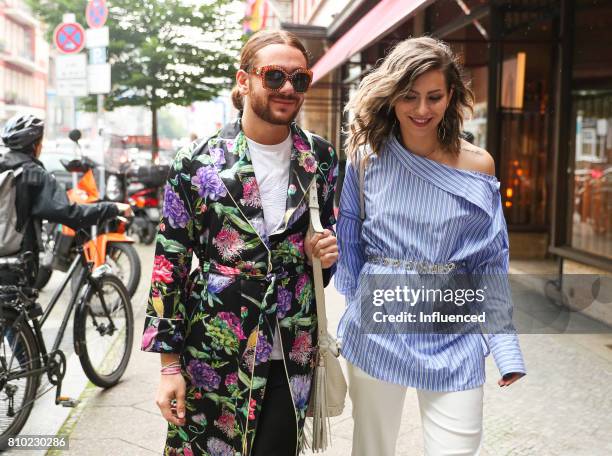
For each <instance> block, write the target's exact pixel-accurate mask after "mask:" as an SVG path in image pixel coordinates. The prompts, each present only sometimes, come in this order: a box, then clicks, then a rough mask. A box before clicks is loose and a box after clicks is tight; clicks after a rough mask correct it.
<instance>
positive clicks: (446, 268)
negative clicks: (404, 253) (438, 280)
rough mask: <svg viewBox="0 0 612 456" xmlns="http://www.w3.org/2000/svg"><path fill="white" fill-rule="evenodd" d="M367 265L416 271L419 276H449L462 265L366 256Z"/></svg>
mask: <svg viewBox="0 0 612 456" xmlns="http://www.w3.org/2000/svg"><path fill="white" fill-rule="evenodd" d="M367 260H368V262H369V263H374V264H380V265H383V266H394V267H402V268H404V269H407V270H409V271H417V272H418V273H420V274H449V273H451V272H453V271H454V270H455V269H457V268H458V267H459V266H460V265H461V264H462V263H454V262H448V263H444V264H436V263H428V262H427V261H416V260H398V259H396V258H387V257H379V256H368V258H367Z"/></svg>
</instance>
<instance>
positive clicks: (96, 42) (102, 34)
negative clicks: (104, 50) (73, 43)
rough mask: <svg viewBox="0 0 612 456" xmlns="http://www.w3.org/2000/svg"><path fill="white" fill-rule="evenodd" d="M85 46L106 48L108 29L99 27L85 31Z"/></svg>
mask: <svg viewBox="0 0 612 456" xmlns="http://www.w3.org/2000/svg"><path fill="white" fill-rule="evenodd" d="M85 35H86V38H87V39H86V40H85V41H86V46H87V48H88V49H89V48H96V47H106V46H108V43H109V33H108V27H100V28H95V29H87V30H86V32H85Z"/></svg>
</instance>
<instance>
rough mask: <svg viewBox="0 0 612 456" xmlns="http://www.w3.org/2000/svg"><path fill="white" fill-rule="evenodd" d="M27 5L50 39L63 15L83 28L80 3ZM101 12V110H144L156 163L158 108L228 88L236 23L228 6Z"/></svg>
mask: <svg viewBox="0 0 612 456" xmlns="http://www.w3.org/2000/svg"><path fill="white" fill-rule="evenodd" d="M27 1H28V3H29V4H30V7H31V8H32V10H33V11H34V12H35V13H36V14H37V15H38V16H39V17H40V18H41V19H42V20H43V21H44V22H46V23H47V24H48V25H49V30H48V36H49V39H51V35H52V34H53V30H54V28H55V27H56V25H57V24H59V23H61V22H62V16H63V14H64V13H68V12H72V13H74V14H75V15H76V18H77V22H79V23H80V24H86V19H85V8H86V1H85V0H27ZM202 3H204V4H202ZM107 6H108V9H109V18H108V22H107V24H106V25H107V26H108V27H109V29H110V45H109V47H108V56H109V62H110V63H111V65H112V67H111V68H112V70H111V78H112V91H111V93H110V94H108V96H107V97H106V99H105V108H106V109H108V110H112V109H114V108H116V107H119V106H147V107H148V108H149V109H150V110H151V114H152V116H151V117H152V125H151V131H152V144H153V151H152V153H153V157H154V158H155V157H156V156H157V152H158V141H157V138H158V122H157V114H158V111H159V109H160V108H162V107H163V106H166V105H168V104H171V103H174V104H177V105H181V106H186V105H190V104H191V103H193V102H194V101H206V100H210V99H212V98H214V97H215V96H217V95H218V93H219V92H220V91H221V90H222V89H224V88H228V87H230V86H231V84H232V80H233V76H234V73H235V70H236V68H235V64H236V61H237V56H238V51H239V48H240V46H241V29H240V26H241V24H240V17H239V16H238V17H236V14H235V12H234V11H232V8H231V7H232V2H231V1H230V0H209V1H208V2H201V1H198V2H197V4H195V2H194V1H191V2H190V1H188V0H113V1H112V2H111V3H107ZM85 105H86V108H87V109H90V110H95V106H96V101H95V97H88V98H87V99H85Z"/></svg>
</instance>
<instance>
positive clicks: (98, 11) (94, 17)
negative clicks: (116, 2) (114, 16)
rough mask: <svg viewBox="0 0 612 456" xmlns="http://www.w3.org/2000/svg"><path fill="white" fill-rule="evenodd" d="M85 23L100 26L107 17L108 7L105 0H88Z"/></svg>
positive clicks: (94, 26) (92, 26)
mask: <svg viewBox="0 0 612 456" xmlns="http://www.w3.org/2000/svg"><path fill="white" fill-rule="evenodd" d="M85 17H87V25H89V26H90V27H91V28H100V27H103V26H104V24H106V20H107V19H108V7H107V6H106V1H105V0H90V1H89V3H88V4H87V9H86V10H85Z"/></svg>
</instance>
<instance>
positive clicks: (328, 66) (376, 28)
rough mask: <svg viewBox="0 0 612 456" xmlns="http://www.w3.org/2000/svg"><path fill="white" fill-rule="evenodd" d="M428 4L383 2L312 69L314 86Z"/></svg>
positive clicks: (420, 1)
mask: <svg viewBox="0 0 612 456" xmlns="http://www.w3.org/2000/svg"><path fill="white" fill-rule="evenodd" d="M427 2H428V0H382V1H381V2H379V3H378V4H377V5H376V6H375V7H374V8H372V10H371V11H370V12H369V13H368V14H366V15H365V16H363V17H362V18H361V19H360V20H359V22H357V23H356V24H355V25H354V26H353V28H351V29H350V30H349V31H348V32H346V33H345V34H344V35H342V37H341V38H340V39H339V40H338V41H336V42H335V43H334V44H333V46H332V47H331V48H330V49H329V50H328V51H327V52H326V53H325V54H324V55H323V57H321V58H320V59H319V61H318V62H317V63H316V64H315V66H314V67H313V69H312V70H313V72H314V82H316V81H317V80H319V79H321V78H322V77H323V76H325V75H326V74H327V73H329V72H330V71H331V70H333V69H334V68H336V67H337V66H339V65H342V64H343V63H344V62H346V61H347V60H348V59H349V58H351V57H352V56H353V55H355V54H356V53H357V52H359V51H361V50H362V49H364V48H365V47H366V46H367V45H368V44H370V43H372V42H373V41H375V40H376V39H377V38H379V37H380V36H382V35H385V34H386V33H388V32H390V31H391V30H392V29H393V27H394V26H395V25H397V24H399V23H400V22H401V21H402V20H404V19H406V18H407V17H408V16H409V15H410V14H412V13H413V12H414V11H416V9H417V8H419V7H420V6H421V5H423V4H424V3H427Z"/></svg>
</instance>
